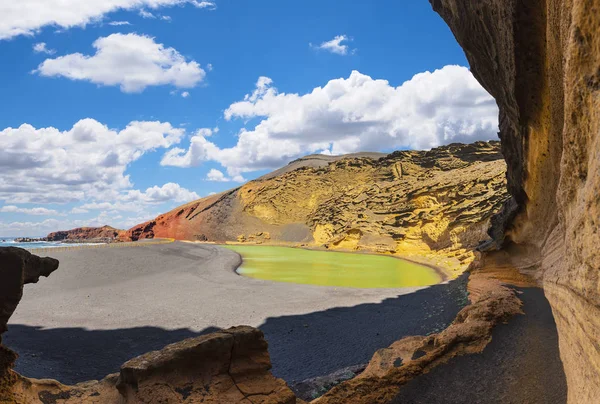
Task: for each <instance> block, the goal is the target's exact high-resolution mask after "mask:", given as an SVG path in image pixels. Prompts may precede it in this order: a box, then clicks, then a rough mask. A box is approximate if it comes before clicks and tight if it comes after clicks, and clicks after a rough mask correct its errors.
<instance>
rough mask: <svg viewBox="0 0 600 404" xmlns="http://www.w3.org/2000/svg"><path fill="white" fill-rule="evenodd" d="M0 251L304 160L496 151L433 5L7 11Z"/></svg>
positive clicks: (87, 1)
mask: <svg viewBox="0 0 600 404" xmlns="http://www.w3.org/2000/svg"><path fill="white" fill-rule="evenodd" d="M0 55H2V56H1V57H2V63H0V87H1V88H2V97H1V98H0V237H8V236H43V235H45V234H47V233H48V232H50V231H56V230H65V229H70V228H73V227H79V226H100V225H105V224H108V225H111V226H114V227H118V228H125V229H126V228H130V227H131V226H133V225H135V224H138V223H141V222H144V221H146V220H149V219H151V218H154V217H156V216H157V215H158V214H160V213H164V212H166V211H169V210H171V209H173V208H175V207H176V206H178V205H181V204H183V203H186V202H189V201H192V200H195V199H198V198H201V197H205V196H208V195H211V194H214V193H219V192H222V191H224V190H227V189H230V188H233V187H237V186H239V185H240V184H243V183H244V182H246V181H248V180H252V179H254V178H256V177H258V176H260V175H262V174H264V173H266V172H268V171H271V170H273V169H276V168H279V167H281V166H284V165H286V164H287V163H288V162H290V161H292V160H294V159H296V158H298V157H301V156H304V155H307V154H312V153H324V154H345V153H351V152H357V151H384V152H390V151H393V150H398V149H429V148H432V147H436V146H440V145H443V144H448V143H453V142H465V143H466V142H473V141H476V140H489V139H497V131H498V128H497V126H498V124H497V120H498V110H497V107H496V104H495V101H494V100H493V99H492V98H491V97H490V96H489V94H488V93H487V92H486V91H485V90H484V89H483V88H481V86H480V85H479V84H478V83H477V81H476V80H475V79H474V78H473V76H472V75H471V73H470V72H469V70H468V63H467V61H466V59H465V56H464V53H463V51H462V50H461V48H460V47H459V46H458V44H457V43H456V41H455V39H454V37H453V36H452V33H451V32H450V30H449V29H448V27H447V26H446V25H445V24H444V22H443V21H442V19H441V18H440V17H439V16H438V15H437V14H436V13H434V12H433V11H432V10H431V6H430V5H429V2H428V1H427V0H417V1H393V0H374V1H370V2H359V1H348V2H340V1H337V0H304V1H302V2H300V1H281V0H214V1H201V0H45V1H44V2H40V1H38V0H19V1H12V0H0Z"/></svg>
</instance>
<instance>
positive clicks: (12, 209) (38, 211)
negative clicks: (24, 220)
mask: <svg viewBox="0 0 600 404" xmlns="http://www.w3.org/2000/svg"><path fill="white" fill-rule="evenodd" d="M0 212H1V213H23V214H25V215H34V216H48V215H59V213H58V212H57V211H56V210H53V209H46V208H20V207H17V206H14V205H6V206H3V207H1V208H0Z"/></svg>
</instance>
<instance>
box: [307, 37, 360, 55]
mask: <svg viewBox="0 0 600 404" xmlns="http://www.w3.org/2000/svg"><path fill="white" fill-rule="evenodd" d="M350 41H352V40H351V39H350V38H348V36H347V35H337V36H336V37H335V38H333V39H332V40H331V41H326V42H323V43H322V44H321V45H317V46H314V45H313V44H309V45H310V46H312V47H314V48H316V49H322V50H325V51H327V52H331V53H335V54H336V55H347V54H348V52H349V50H350V49H349V47H348V45H347V44H342V42H350ZM355 50H356V49H354V50H352V51H351V53H354V51H355Z"/></svg>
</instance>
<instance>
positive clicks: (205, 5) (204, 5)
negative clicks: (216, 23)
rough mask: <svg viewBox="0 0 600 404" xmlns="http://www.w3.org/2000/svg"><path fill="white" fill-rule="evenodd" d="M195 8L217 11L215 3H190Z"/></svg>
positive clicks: (192, 0) (196, 0)
mask: <svg viewBox="0 0 600 404" xmlns="http://www.w3.org/2000/svg"><path fill="white" fill-rule="evenodd" d="M190 2H191V3H192V4H193V5H194V6H196V7H198V8H207V9H209V10H216V9H217V4H216V3H215V2H214V1H198V0H191V1H190Z"/></svg>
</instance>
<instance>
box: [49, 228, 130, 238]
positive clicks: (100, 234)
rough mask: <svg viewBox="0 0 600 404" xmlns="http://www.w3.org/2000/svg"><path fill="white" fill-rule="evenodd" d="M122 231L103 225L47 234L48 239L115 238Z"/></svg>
mask: <svg viewBox="0 0 600 404" xmlns="http://www.w3.org/2000/svg"><path fill="white" fill-rule="evenodd" d="M123 233H124V231H123V230H118V229H115V228H114V227H110V226H103V227H79V228H76V229H71V230H63V231H57V232H54V233H50V234H48V236H47V237H46V238H47V239H48V241H64V240H73V241H77V240H116V239H118V238H119V237H120V236H121V235H122V234H123Z"/></svg>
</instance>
